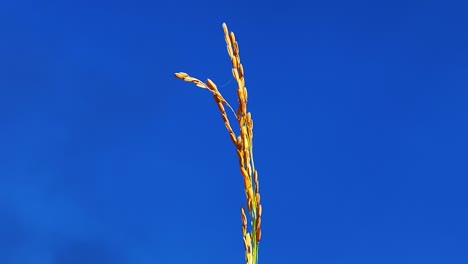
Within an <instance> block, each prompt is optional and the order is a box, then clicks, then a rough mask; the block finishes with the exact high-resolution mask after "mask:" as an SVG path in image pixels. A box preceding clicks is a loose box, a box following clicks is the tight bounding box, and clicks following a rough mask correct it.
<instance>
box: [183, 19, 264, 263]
mask: <svg viewBox="0 0 468 264" xmlns="http://www.w3.org/2000/svg"><path fill="white" fill-rule="evenodd" d="M222 27H223V31H224V40H225V41H226V48H227V52H228V55H229V58H230V59H231V64H232V76H233V77H234V79H235V81H236V82H237V99H238V107H237V110H236V111H234V109H233V108H232V107H231V105H230V104H229V103H228V102H227V101H226V100H225V99H224V97H223V96H222V94H221V92H220V91H219V90H218V88H217V86H216V84H215V83H214V82H213V81H212V80H210V79H207V80H206V82H202V81H200V80H199V79H197V78H194V77H192V76H190V75H188V74H187V73H185V72H178V73H175V77H176V78H178V79H181V80H184V81H186V82H191V83H193V84H195V85H196V86H198V87H200V88H203V89H207V90H209V91H210V92H211V93H212V94H213V99H214V101H215V103H216V105H217V106H218V109H219V111H220V113H221V117H222V119H223V122H224V125H225V126H226V129H227V130H228V132H229V137H230V138H231V141H232V143H233V144H234V146H235V148H236V153H237V157H238V160H239V167H240V173H241V176H242V178H243V182H244V191H245V196H246V205H247V206H246V207H245V206H242V207H241V221H242V236H243V241H244V251H245V262H246V264H257V263H258V247H259V243H260V239H261V235H262V232H261V228H260V227H261V216H262V206H261V204H260V193H259V183H258V172H257V170H256V168H255V163H254V156H253V120H252V115H251V114H250V112H248V111H247V100H248V96H247V88H246V86H245V80H244V68H243V66H242V63H241V59H240V56H239V45H238V43H237V41H236V37H235V35H234V33H233V32H229V30H228V28H227V26H226V24H225V23H223V25H222ZM224 106H227V107H228V108H230V109H231V111H232V112H233V113H234V116H235V118H236V121H237V122H238V124H239V132H238V133H237V134H236V133H235V132H234V130H233V129H232V127H231V124H230V121H229V118H228V116H227V113H226V110H225V108H224ZM246 209H247V210H246ZM246 211H247V213H248V214H246ZM248 223H249V225H248Z"/></svg>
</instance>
